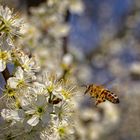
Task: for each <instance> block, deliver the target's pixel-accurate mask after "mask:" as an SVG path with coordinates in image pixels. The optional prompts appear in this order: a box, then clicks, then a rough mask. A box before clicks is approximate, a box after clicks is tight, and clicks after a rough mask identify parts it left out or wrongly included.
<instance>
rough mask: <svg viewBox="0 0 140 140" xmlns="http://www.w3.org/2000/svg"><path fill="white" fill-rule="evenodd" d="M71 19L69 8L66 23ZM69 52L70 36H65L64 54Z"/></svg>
mask: <svg viewBox="0 0 140 140" xmlns="http://www.w3.org/2000/svg"><path fill="white" fill-rule="evenodd" d="M69 19H70V12H69V11H68V10H67V12H66V16H65V23H68V22H69ZM67 52H68V36H65V37H64V38H63V54H66V53H67Z"/></svg>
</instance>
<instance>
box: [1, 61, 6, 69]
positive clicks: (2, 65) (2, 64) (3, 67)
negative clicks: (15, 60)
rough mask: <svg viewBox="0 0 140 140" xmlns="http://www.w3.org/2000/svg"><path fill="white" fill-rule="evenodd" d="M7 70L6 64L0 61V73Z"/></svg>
mask: <svg viewBox="0 0 140 140" xmlns="http://www.w3.org/2000/svg"><path fill="white" fill-rule="evenodd" d="M5 68H6V62H5V61H3V60H2V59H0V72H2V71H4V70H5Z"/></svg>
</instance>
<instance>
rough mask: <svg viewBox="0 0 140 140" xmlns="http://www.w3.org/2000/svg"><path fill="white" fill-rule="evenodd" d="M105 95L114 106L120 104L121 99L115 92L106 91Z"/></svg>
mask: <svg viewBox="0 0 140 140" xmlns="http://www.w3.org/2000/svg"><path fill="white" fill-rule="evenodd" d="M103 92H104V94H105V95H106V99H107V100H108V101H110V102H112V103H114V104H117V103H119V98H118V97H117V95H116V94H114V93H113V92H111V91H109V90H104V91H103Z"/></svg>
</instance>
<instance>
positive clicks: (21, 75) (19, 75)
mask: <svg viewBox="0 0 140 140" xmlns="http://www.w3.org/2000/svg"><path fill="white" fill-rule="evenodd" d="M15 76H16V78H17V79H23V70H22V68H21V67H18V68H17V71H16V73H15Z"/></svg>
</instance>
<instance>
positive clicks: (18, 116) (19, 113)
mask: <svg viewBox="0 0 140 140" xmlns="http://www.w3.org/2000/svg"><path fill="white" fill-rule="evenodd" d="M11 116H12V119H14V120H16V121H20V120H22V119H24V111H23V110H22V109H20V110H11Z"/></svg>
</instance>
